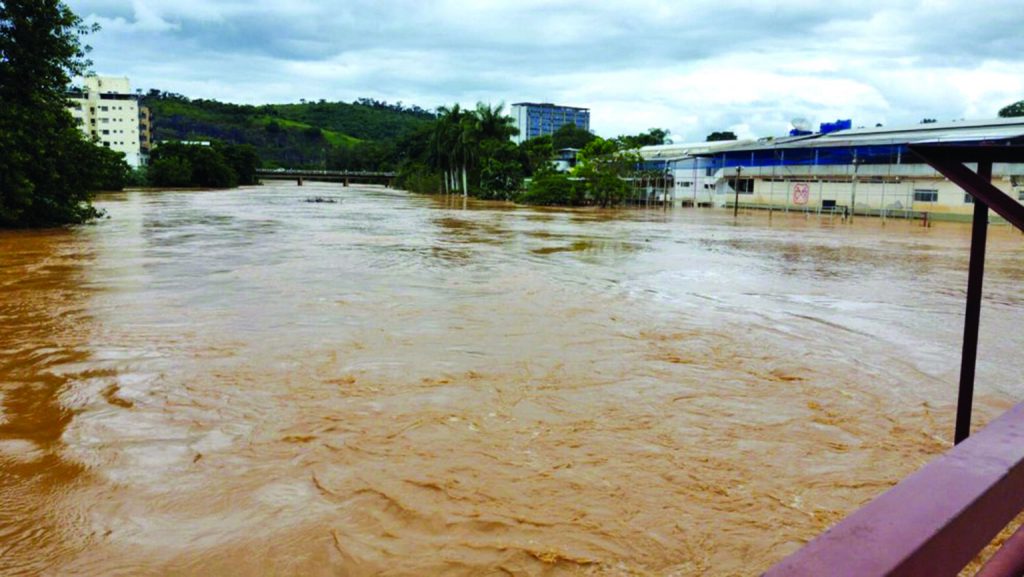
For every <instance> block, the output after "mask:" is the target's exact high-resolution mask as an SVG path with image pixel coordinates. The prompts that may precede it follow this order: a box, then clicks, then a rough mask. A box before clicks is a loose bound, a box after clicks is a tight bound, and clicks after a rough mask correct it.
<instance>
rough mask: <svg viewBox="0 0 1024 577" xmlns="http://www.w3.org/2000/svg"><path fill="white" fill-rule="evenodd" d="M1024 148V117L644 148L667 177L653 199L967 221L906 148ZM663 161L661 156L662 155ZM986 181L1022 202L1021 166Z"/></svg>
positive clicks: (950, 194)
mask: <svg viewBox="0 0 1024 577" xmlns="http://www.w3.org/2000/svg"><path fill="white" fill-rule="evenodd" d="M925 143H947V144H981V143H984V144H1024V118H997V119H990V120H972V121H957V122H945V123H932V124H918V125H912V126H902V127H875V128H853V129H843V130H835V131H832V132H818V133H813V134H798V135H796V136H786V137H780V138H764V139H760V140H758V141H754V142H751V141H744V142H738V141H733V142H729V143H705V144H707V145H712V144H713V145H716V147H715V148H714V149H709V150H700V149H699V148H697V147H696V146H694V145H671V146H674V147H677V148H678V151H677V152H678V154H676V153H674V152H673V151H672V149H670V148H669V147H667V146H663V147H656V146H655V147H645V148H643V149H641V151H640V152H641V154H642V156H644V159H645V163H644V164H645V168H646V169H648V170H661V171H664V173H665V174H666V175H667V176H670V177H671V178H668V179H666V185H665V188H664V190H662V191H655V192H654V194H656V195H658V196H662V195H664V197H665V198H671V199H679V198H682V199H683V200H684V201H686V199H687V198H689V199H690V200H691V201H692V202H694V203H695V204H704V203H711V204H714V205H716V206H732V205H733V204H734V203H736V202H737V201H738V203H739V205H740V206H741V207H746V208H763V209H776V210H784V211H802V212H823V211H827V212H837V211H838V212H844V213H854V214H868V215H878V216H892V217H907V218H917V217H921V216H922V215H924V214H928V215H929V216H930V217H931V218H939V219H950V220H958V219H969V218H970V215H971V214H972V212H973V199H972V197H971V196H970V195H967V194H965V193H964V192H963V190H961V189H960V188H959V187H958V186H956V185H955V184H953V183H951V182H949V181H948V180H946V179H945V178H944V177H943V176H942V175H941V174H939V173H938V172H937V171H936V170H934V169H933V168H931V167H930V166H929V165H927V164H925V163H924V162H923V160H921V159H920V158H918V157H917V156H916V155H915V154H914V153H913V152H911V151H910V150H909V148H908V146H909V145H911V144H925ZM659 154H661V155H662V157H661V158H659V157H658V155H659ZM992 177H993V178H992V182H993V184H994V185H995V186H996V187H998V188H999V189H1000V190H1003V191H1004V192H1006V193H1008V194H1010V195H1012V197H1013V198H1015V199H1018V200H1024V164H999V163H997V164H995V165H994V166H993V174H992Z"/></svg>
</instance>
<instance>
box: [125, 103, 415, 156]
mask: <svg viewBox="0 0 1024 577" xmlns="http://www.w3.org/2000/svg"><path fill="white" fill-rule="evenodd" d="M142 104H143V105H145V106H148V107H149V108H150V109H151V110H152V111H153V124H154V134H153V138H154V139H155V140H156V141H161V140H215V141H223V142H227V143H233V144H249V145H252V146H253V147H254V148H255V149H256V152H257V154H259V156H260V158H261V159H262V160H263V162H264V164H265V165H266V166H270V167H273V166H287V167H294V168H297V167H318V168H319V167H322V166H325V165H326V166H327V167H329V168H352V169H370V170H372V169H377V168H380V167H382V166H384V165H388V164H392V163H393V159H390V158H388V156H389V154H390V151H391V150H393V149H394V143H395V142H396V141H397V140H399V139H400V138H402V137H404V136H407V135H409V134H411V133H413V132H415V131H416V130H417V129H423V128H424V127H426V126H428V125H430V123H431V122H432V121H433V119H434V114H433V113H432V112H428V111H426V110H423V109H422V108H419V107H417V106H413V107H405V106H403V105H402V104H401V103H398V104H389V103H387V102H380V101H376V100H370V99H365V98H363V99H359V100H357V101H356V102H353V103H347V102H326V101H323V100H321V101H319V102H304V101H303V102H300V103H299V104H266V105H260V106H252V105H242V104H230V103H224V102H218V101H216V100H205V99H195V100H192V99H189V98H188V97H185V96H182V95H180V94H172V93H167V92H161V91H158V90H151V91H150V92H149V93H148V94H146V95H145V96H143V98H142Z"/></svg>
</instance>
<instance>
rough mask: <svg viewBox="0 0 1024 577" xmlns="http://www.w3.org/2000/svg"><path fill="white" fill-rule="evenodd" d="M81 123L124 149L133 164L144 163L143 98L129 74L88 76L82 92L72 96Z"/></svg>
mask: <svg viewBox="0 0 1024 577" xmlns="http://www.w3.org/2000/svg"><path fill="white" fill-rule="evenodd" d="M68 106H69V107H70V109H71V116H72V117H74V119H75V122H77V123H78V127H79V128H80V129H81V130H82V132H84V133H85V134H86V136H88V137H90V138H94V139H96V140H97V141H98V142H99V143H100V144H101V145H103V146H106V147H107V148H110V149H112V150H116V151H117V152H122V153H124V156H125V161H127V162H128V165H129V166H131V167H132V168H138V167H139V166H141V165H142V164H143V156H142V150H141V146H140V138H139V101H138V97H137V96H136V95H134V94H132V92H131V86H130V85H129V83H128V79H127V78H116V77H108V76H88V77H86V78H85V82H84V87H83V90H82V91H81V92H74V93H72V94H71V95H70V97H69V99H68Z"/></svg>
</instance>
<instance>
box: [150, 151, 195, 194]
mask: <svg viewBox="0 0 1024 577" xmlns="http://www.w3.org/2000/svg"><path fill="white" fill-rule="evenodd" d="M149 183H150V184H151V185H153V186H168V187H178V186H191V185H192V163H191V162H189V160H188V159H187V158H185V157H184V156H168V157H166V158H154V159H152V160H151V161H150V163H149Z"/></svg>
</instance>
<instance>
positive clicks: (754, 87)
mask: <svg viewBox="0 0 1024 577" xmlns="http://www.w3.org/2000/svg"><path fill="white" fill-rule="evenodd" d="M1020 2H1021V0H971V1H964V0H906V1H903V0H888V1H875V0H831V1H829V2H824V1H820V0H795V1H782V0H777V1H758V0H715V1H699V2H698V1H696V0H674V1H659V0H632V1H629V2H616V1H601V0H589V1H571V0H564V1H558V2H554V1H550V2H548V1H540V0H495V1H485V0H476V1H469V0H464V1H456V0H448V1H436V2H435V1H431V0H419V1H405V0H394V1H389V0H285V1H281V0H68V1H67V3H68V4H69V5H70V6H71V8H72V9H73V10H75V12H77V13H78V14H79V15H80V16H82V17H83V18H85V19H86V20H87V21H90V22H98V23H99V24H100V25H101V26H102V28H103V29H102V31H100V32H99V33H97V34H95V35H93V36H91V37H90V38H89V40H88V42H89V44H91V45H92V46H93V49H94V50H93V53H92V60H93V61H94V63H95V65H94V70H95V71H96V72H97V73H100V74H108V75H119V76H129V77H130V78H131V81H132V85H133V86H134V87H137V88H143V89H149V88H159V89H162V90H168V91H172V92H178V93H181V94H185V95H186V96H190V97H193V98H198V97H203V98H216V99H218V100H224V101H230V102H239V103H251V104H258V103H267V102H297V101H298V100H299V99H300V98H305V99H307V100H311V99H316V100H319V99H321V98H324V99H327V100H345V101H351V100H354V99H355V98H359V97H370V98H376V99H383V100H388V101H391V102H394V101H399V100H400V101H402V102H404V103H406V104H418V105H420V106H422V107H424V108H434V107H436V106H438V105H441V104H446V103H452V102H461V103H463V104H469V105H471V104H473V103H475V102H477V101H488V102H494V103H497V102H506V103H512V102H519V101H524V100H525V101H543V102H556V103H560V104H569V105H575V106H586V107H589V108H590V109H591V128H592V129H593V130H594V131H595V132H596V133H598V134H600V135H602V136H614V135H617V134H621V133H636V132H640V131H643V130H646V129H647V128H650V127H663V128H668V129H670V130H671V131H672V134H673V138H674V139H675V140H676V141H690V140H703V139H704V137H705V135H706V134H707V133H708V132H710V131H712V130H733V131H735V132H736V133H737V134H739V135H740V136H741V137H750V136H766V135H772V134H781V133H784V132H786V131H787V130H788V129H789V124H790V119H792V118H794V117H804V118H807V119H809V120H810V121H811V122H813V123H815V124H816V123H818V122H823V121H828V120H835V119H837V118H852V119H853V120H854V125H855V126H860V125H867V126H873V125H874V124H875V123H879V122H881V123H883V124H886V125H895V124H905V123H911V124H912V123H916V122H918V121H919V120H920V119H921V118H924V117H932V118H937V119H939V120H954V119H960V118H985V117H993V116H995V115H996V112H997V111H998V109H999V108H1001V107H1002V106H1004V105H1006V104H1009V103H1011V102H1015V101H1017V100H1021V99H1024V8H1022V7H1021V4H1020Z"/></svg>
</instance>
